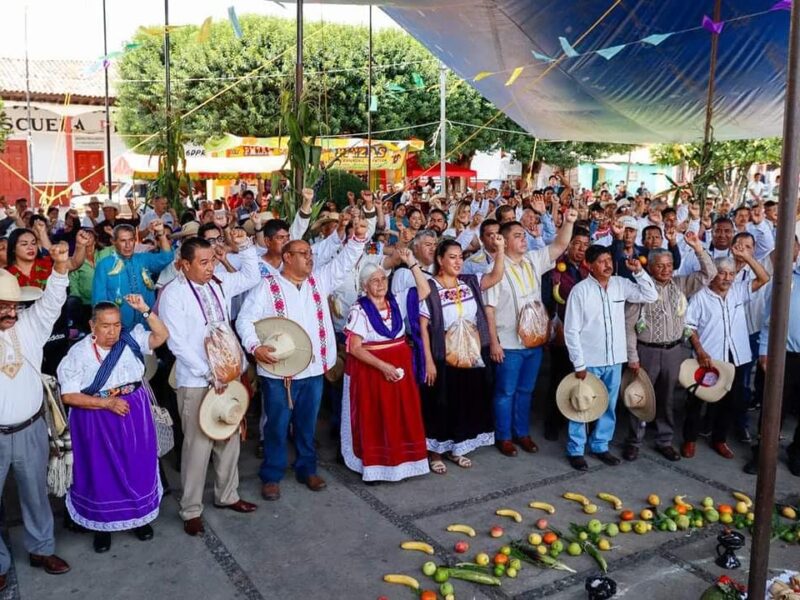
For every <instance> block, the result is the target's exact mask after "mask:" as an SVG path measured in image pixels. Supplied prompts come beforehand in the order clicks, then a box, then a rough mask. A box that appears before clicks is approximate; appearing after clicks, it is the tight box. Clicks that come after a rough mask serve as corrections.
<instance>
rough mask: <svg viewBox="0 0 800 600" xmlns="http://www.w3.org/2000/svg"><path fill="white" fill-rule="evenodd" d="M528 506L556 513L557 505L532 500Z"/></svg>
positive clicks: (552, 513)
mask: <svg viewBox="0 0 800 600" xmlns="http://www.w3.org/2000/svg"><path fill="white" fill-rule="evenodd" d="M528 506H530V507H531V508H537V509H539V510H543V511H544V512H546V513H547V514H550V515H554V514H556V507H555V506H553V505H552V504H549V503H547V502H531V503H530V504H528Z"/></svg>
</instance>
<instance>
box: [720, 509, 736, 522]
mask: <svg viewBox="0 0 800 600" xmlns="http://www.w3.org/2000/svg"><path fill="white" fill-rule="evenodd" d="M719 522H720V523H724V524H725V525H730V524H731V523H733V515H732V514H731V513H727V512H726V513H721V514H720V515H719Z"/></svg>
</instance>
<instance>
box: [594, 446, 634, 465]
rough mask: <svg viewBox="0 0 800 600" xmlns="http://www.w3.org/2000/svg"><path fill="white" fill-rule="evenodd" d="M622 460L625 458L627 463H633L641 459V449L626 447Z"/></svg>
mask: <svg viewBox="0 0 800 600" xmlns="http://www.w3.org/2000/svg"><path fill="white" fill-rule="evenodd" d="M622 458H624V459H625V460H627V461H630V462H633V461H634V460H636V459H637V458H639V448H637V447H636V446H625V449H624V450H623V451H622ZM601 460H602V459H601Z"/></svg>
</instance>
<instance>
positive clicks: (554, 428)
mask: <svg viewBox="0 0 800 600" xmlns="http://www.w3.org/2000/svg"><path fill="white" fill-rule="evenodd" d="M548 350H549V352H550V373H549V377H550V386H549V389H548V391H547V400H546V402H545V407H544V430H545V432H551V433H553V434H556V435H557V434H558V432H559V431H561V430H562V429H563V428H564V427H565V426H566V424H567V419H566V418H565V417H564V415H562V414H561V411H560V410H558V406H557V405H556V390H557V389H558V384H559V383H561V380H562V379H564V377H566V376H567V375H569V374H570V373H572V371H573V370H574V369H573V368H572V363H571V362H570V360H569V352H568V351H567V347H566V346H558V345H556V344H550V345H549V346H548Z"/></svg>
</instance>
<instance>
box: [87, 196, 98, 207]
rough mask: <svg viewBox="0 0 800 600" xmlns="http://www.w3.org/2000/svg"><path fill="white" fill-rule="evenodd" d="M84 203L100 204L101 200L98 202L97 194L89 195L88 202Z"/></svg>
mask: <svg viewBox="0 0 800 600" xmlns="http://www.w3.org/2000/svg"><path fill="white" fill-rule="evenodd" d="M86 204H89V205H91V204H102V202H100V200H98V198H97V196H90V197H89V202H87V203H86Z"/></svg>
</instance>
